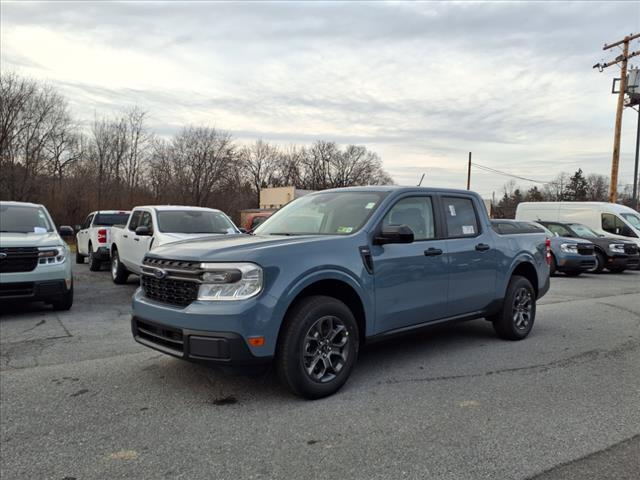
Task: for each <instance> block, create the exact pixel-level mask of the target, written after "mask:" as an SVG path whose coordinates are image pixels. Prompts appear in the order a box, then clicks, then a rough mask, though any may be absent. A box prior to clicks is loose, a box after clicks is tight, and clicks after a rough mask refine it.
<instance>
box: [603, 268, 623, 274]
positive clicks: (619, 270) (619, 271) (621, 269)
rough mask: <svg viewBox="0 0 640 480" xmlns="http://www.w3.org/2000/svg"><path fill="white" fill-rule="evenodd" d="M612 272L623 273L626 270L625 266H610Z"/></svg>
mask: <svg viewBox="0 0 640 480" xmlns="http://www.w3.org/2000/svg"><path fill="white" fill-rule="evenodd" d="M607 270H609V271H610V272H611V273H622V272H624V271H625V270H626V268H625V267H616V268H608V269H607Z"/></svg>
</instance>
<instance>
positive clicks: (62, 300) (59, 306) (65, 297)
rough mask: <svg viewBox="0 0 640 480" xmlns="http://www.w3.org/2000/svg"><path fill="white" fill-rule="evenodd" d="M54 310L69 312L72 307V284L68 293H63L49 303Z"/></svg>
mask: <svg viewBox="0 0 640 480" xmlns="http://www.w3.org/2000/svg"><path fill="white" fill-rule="evenodd" d="M51 305H52V306H53V309H54V310H70V309H71V306H72V305H73V283H72V284H71V288H70V289H69V291H68V292H65V293H63V294H62V295H60V296H59V297H58V298H54V299H53V300H52V301H51Z"/></svg>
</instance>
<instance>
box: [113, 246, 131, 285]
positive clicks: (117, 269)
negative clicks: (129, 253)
mask: <svg viewBox="0 0 640 480" xmlns="http://www.w3.org/2000/svg"><path fill="white" fill-rule="evenodd" d="M111 278H112V279H113V283H117V284H118V285H120V284H122V283H126V282H127V278H129V272H128V271H127V269H126V268H125V266H124V265H122V263H120V256H119V255H118V250H114V251H113V252H112V253H111Z"/></svg>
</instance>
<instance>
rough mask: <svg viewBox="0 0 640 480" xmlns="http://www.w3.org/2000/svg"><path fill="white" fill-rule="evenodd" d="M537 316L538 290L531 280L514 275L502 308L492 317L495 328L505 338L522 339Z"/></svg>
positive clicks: (527, 333)
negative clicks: (534, 287)
mask: <svg viewBox="0 0 640 480" xmlns="http://www.w3.org/2000/svg"><path fill="white" fill-rule="evenodd" d="M535 318H536V292H535V290H534V289H533V286H532V285H531V282H530V281H529V280H527V279H526V278H524V277H521V276H519V275H514V276H513V277H511V281H509V286H508V287H507V294H506V295H505V299H504V303H503V305H502V310H501V311H500V313H498V314H497V315H496V316H495V317H493V318H492V321H493V329H494V330H495V332H496V334H497V335H498V336H499V337H500V338H504V339H505V340H522V339H524V338H526V337H527V335H529V333H530V332H531V329H532V328H533V322H534V320H535Z"/></svg>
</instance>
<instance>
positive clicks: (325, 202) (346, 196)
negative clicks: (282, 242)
mask: <svg viewBox="0 0 640 480" xmlns="http://www.w3.org/2000/svg"><path fill="white" fill-rule="evenodd" d="M383 196H384V194H383V193H382V192H326V193H316V194H311V195H306V196H304V197H301V198H299V199H297V200H295V201H293V202H291V203H289V204H288V205H286V206H284V207H283V208H281V209H280V210H278V211H277V212H276V213H274V214H273V215H272V216H271V217H269V218H268V219H267V220H266V221H265V222H264V223H263V224H262V225H260V226H259V227H258V228H257V229H256V230H255V234H256V235H349V234H351V233H354V232H357V231H358V230H360V228H362V226H363V225H364V224H365V222H366V221H367V219H368V218H369V217H370V216H371V214H372V213H373V212H374V211H375V209H376V207H377V206H378V205H379V203H380V201H381V200H382V198H383Z"/></svg>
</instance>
